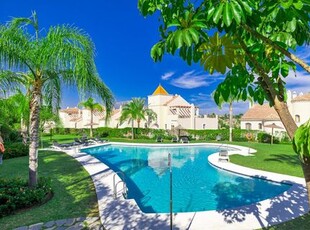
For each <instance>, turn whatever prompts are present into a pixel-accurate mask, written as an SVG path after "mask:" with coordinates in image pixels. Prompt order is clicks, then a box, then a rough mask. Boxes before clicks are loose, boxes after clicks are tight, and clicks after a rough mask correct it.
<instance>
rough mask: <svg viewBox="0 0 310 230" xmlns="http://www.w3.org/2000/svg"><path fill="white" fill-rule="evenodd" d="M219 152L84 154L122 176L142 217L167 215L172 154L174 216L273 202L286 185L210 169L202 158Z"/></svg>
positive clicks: (111, 150) (136, 149) (144, 149)
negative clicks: (144, 215) (177, 213)
mask: <svg viewBox="0 0 310 230" xmlns="http://www.w3.org/2000/svg"><path fill="white" fill-rule="evenodd" d="M218 150H219V149H218V147H216V146H214V147H210V146H209V147H206V146H181V147H172V146H171V147H170V146H169V147H150V146H149V147H148V146H126V145H114V144H113V145H107V146H102V147H96V148H89V149H85V150H83V152H87V153H89V154H91V155H93V156H94V157H96V158H98V159H99V160H100V161H102V162H103V163H105V164H106V165H108V166H109V167H110V168H112V169H113V170H114V171H122V172H124V174H125V177H126V178H125V180H126V184H127V187H128V198H132V199H135V200H136V202H137V204H138V205H139V207H140V209H141V210H142V211H143V212H145V213H168V212H169V200H170V199H169V186H170V183H169V168H168V153H171V154H172V166H173V168H172V171H173V211H174V212H191V211H204V210H221V209H226V208H233V207H238V206H243V205H247V204H251V203H254V202H257V201H260V200H264V199H267V198H270V197H274V196H276V195H278V194H280V193H282V192H284V191H285V190H287V189H288V188H289V187H290V185H287V184H278V183H272V182H269V181H266V180H261V179H257V178H250V177H245V176H241V175H238V174H232V173H228V172H225V171H222V170H219V169H216V168H214V167H212V166H211V165H210V164H209V163H208V160H207V157H208V156H209V155H210V154H212V153H214V152H217V151H218Z"/></svg>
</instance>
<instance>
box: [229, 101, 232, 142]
mask: <svg viewBox="0 0 310 230" xmlns="http://www.w3.org/2000/svg"><path fill="white" fill-rule="evenodd" d="M232 123H233V109H232V101H231V102H229V141H230V142H232V126H233V124H232Z"/></svg>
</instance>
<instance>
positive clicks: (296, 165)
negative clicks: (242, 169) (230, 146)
mask: <svg viewBox="0 0 310 230" xmlns="http://www.w3.org/2000/svg"><path fill="white" fill-rule="evenodd" d="M235 144H236V145H242V146H247V147H250V148H253V149H256V150H257V153H255V154H253V156H251V157H248V156H241V155H233V156H231V157H230V159H231V162H232V163H235V164H238V165H242V166H246V167H249V168H254V169H261V170H264V171H269V172H276V173H281V174H287V175H291V176H297V177H303V172H302V169H301V165H300V160H299V159H298V156H297V154H296V153H295V152H294V151H293V148H292V145H289V144H273V145H270V144H264V143H254V142H236V143H235Z"/></svg>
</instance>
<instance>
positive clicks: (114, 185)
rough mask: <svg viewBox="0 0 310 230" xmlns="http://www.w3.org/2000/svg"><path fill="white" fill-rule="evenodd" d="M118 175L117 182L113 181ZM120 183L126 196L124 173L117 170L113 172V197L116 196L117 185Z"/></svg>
mask: <svg viewBox="0 0 310 230" xmlns="http://www.w3.org/2000/svg"><path fill="white" fill-rule="evenodd" d="M116 175H118V176H119V177H120V179H121V180H120V181H118V182H117V183H115V176H116ZM120 183H122V184H123V189H122V194H123V196H124V197H125V198H127V185H126V183H125V174H124V173H123V172H122V171H118V172H115V174H114V175H113V194H114V198H115V199H116V198H117V194H118V192H117V185H119V184H120Z"/></svg>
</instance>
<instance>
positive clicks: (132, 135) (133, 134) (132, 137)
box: [131, 120, 135, 139]
mask: <svg viewBox="0 0 310 230" xmlns="http://www.w3.org/2000/svg"><path fill="white" fill-rule="evenodd" d="M133 122H134V120H131V139H135V133H134V130H133Z"/></svg>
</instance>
